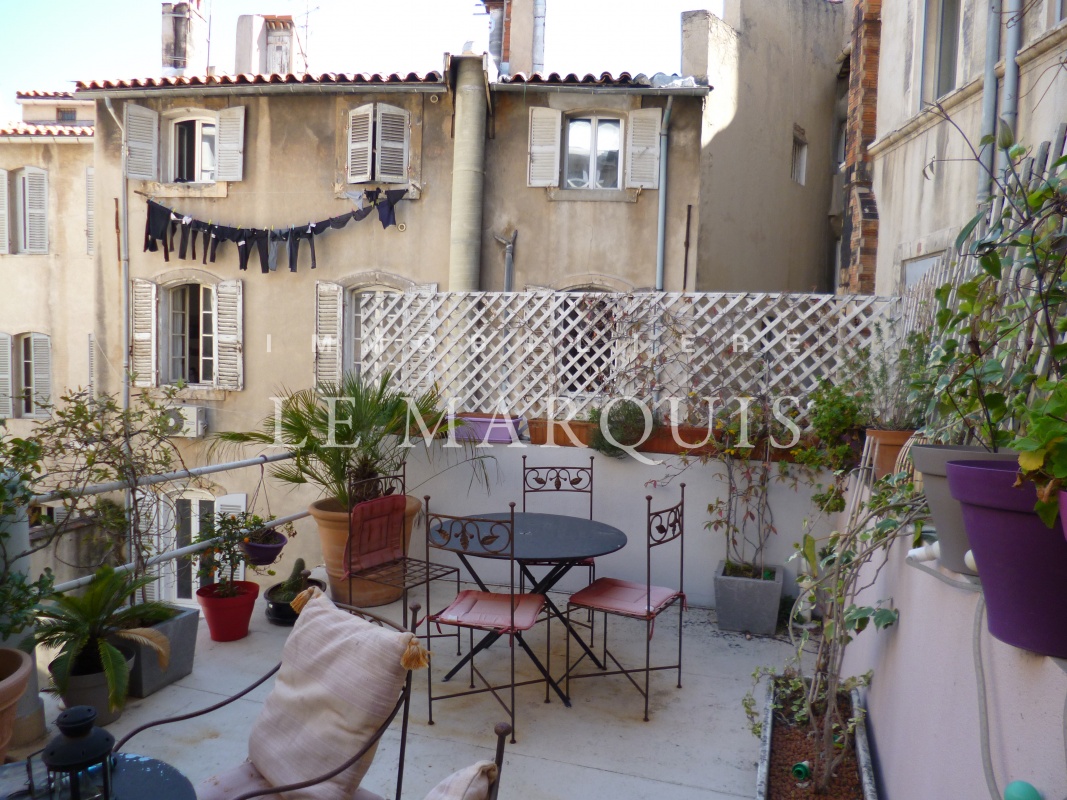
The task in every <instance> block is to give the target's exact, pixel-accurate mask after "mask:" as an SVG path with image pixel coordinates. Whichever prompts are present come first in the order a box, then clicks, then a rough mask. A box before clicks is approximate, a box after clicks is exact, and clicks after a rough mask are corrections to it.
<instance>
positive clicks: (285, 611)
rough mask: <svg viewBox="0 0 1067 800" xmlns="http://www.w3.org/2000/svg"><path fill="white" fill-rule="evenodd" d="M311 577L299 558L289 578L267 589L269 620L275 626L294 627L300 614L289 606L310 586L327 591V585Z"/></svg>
mask: <svg viewBox="0 0 1067 800" xmlns="http://www.w3.org/2000/svg"><path fill="white" fill-rule="evenodd" d="M310 576H311V573H310V572H309V571H308V570H307V569H306V568H305V566H304V559H302V558H298V559H297V560H296V563H294V564H293V571H292V572H290V573H289V577H288V578H286V579H285V580H284V581H282V582H281V583H276V584H274V585H273V586H271V587H270V588H269V589H267V591H266V593H265V594H264V595H263V596H264V598H265V599H266V601H267V620H269V621H270V622H272V623H274V624H275V625H285V626H292V625H293V623H295V622H296V618H297V615H298V614H299V613H300V612H298V611H294V610H293V608H292V606H290V605H289V604H290V603H291V602H293V600H295V599H296V596H297V595H298V594H300V593H301V592H302V591H304V590H305V589H307V588H308V587H309V586H317V587H318V588H319V589H320V590H321V591H323V592H325V591H326V584H325V583H323V582H322V581H317V580H314V579H313V578H311V577H310Z"/></svg>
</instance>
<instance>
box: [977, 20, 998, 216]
mask: <svg viewBox="0 0 1067 800" xmlns="http://www.w3.org/2000/svg"><path fill="white" fill-rule="evenodd" d="M1000 8H1001V0H990V2H989V18H988V22H987V28H986V37H985V78H984V79H983V81H982V134H981V135H982V138H983V139H984V138H986V137H987V136H996V135H997V61H999V60H1000ZM996 152H997V146H996V142H995V141H994V142H993V143H992V144H987V145H985V146H984V147H983V148H982V151H981V156H980V163H979V165H978V202H979V204H981V203H982V202H984V201H985V200H986V199H988V198H989V193H990V191H991V189H992V183H993V160H994V157H995V155H996Z"/></svg>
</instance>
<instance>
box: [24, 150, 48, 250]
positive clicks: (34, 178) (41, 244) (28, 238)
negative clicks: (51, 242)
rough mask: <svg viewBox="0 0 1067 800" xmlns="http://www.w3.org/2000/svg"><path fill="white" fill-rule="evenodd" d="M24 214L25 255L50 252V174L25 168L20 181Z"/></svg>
mask: <svg viewBox="0 0 1067 800" xmlns="http://www.w3.org/2000/svg"><path fill="white" fill-rule="evenodd" d="M20 187H21V189H22V197H21V198H20V202H21V203H22V209H23V214H24V215H25V217H24V219H23V223H22V230H21V231H20V233H21V234H22V241H21V242H20V244H21V249H22V252H24V253H47V252H48V173H47V172H45V171H44V170H43V169H38V168H37V167H25V168H24V169H23V170H22V177H21V180H20Z"/></svg>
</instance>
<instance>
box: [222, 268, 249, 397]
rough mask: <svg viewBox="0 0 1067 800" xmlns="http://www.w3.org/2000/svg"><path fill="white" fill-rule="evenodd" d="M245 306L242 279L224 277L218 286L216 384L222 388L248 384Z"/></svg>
mask: <svg viewBox="0 0 1067 800" xmlns="http://www.w3.org/2000/svg"><path fill="white" fill-rule="evenodd" d="M242 306H243V303H242V295H241V282H240V281H222V282H221V283H219V285H218V286H216V287H215V342H216V343H217V346H218V361H217V365H218V366H217V369H216V374H215V386H217V387H218V388H219V389H233V390H236V391H240V390H241V389H243V388H244V386H245V373H244V353H243V349H244V348H243V344H242V341H241V340H242V338H243V335H244V319H243V308H242Z"/></svg>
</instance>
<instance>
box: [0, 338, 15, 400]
mask: <svg viewBox="0 0 1067 800" xmlns="http://www.w3.org/2000/svg"><path fill="white" fill-rule="evenodd" d="M12 390H13V387H12V385H11V335H10V334H7V333H0V419H7V418H8V417H10V416H12V410H13V409H12V402H11V395H12V393H13V392H12Z"/></svg>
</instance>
